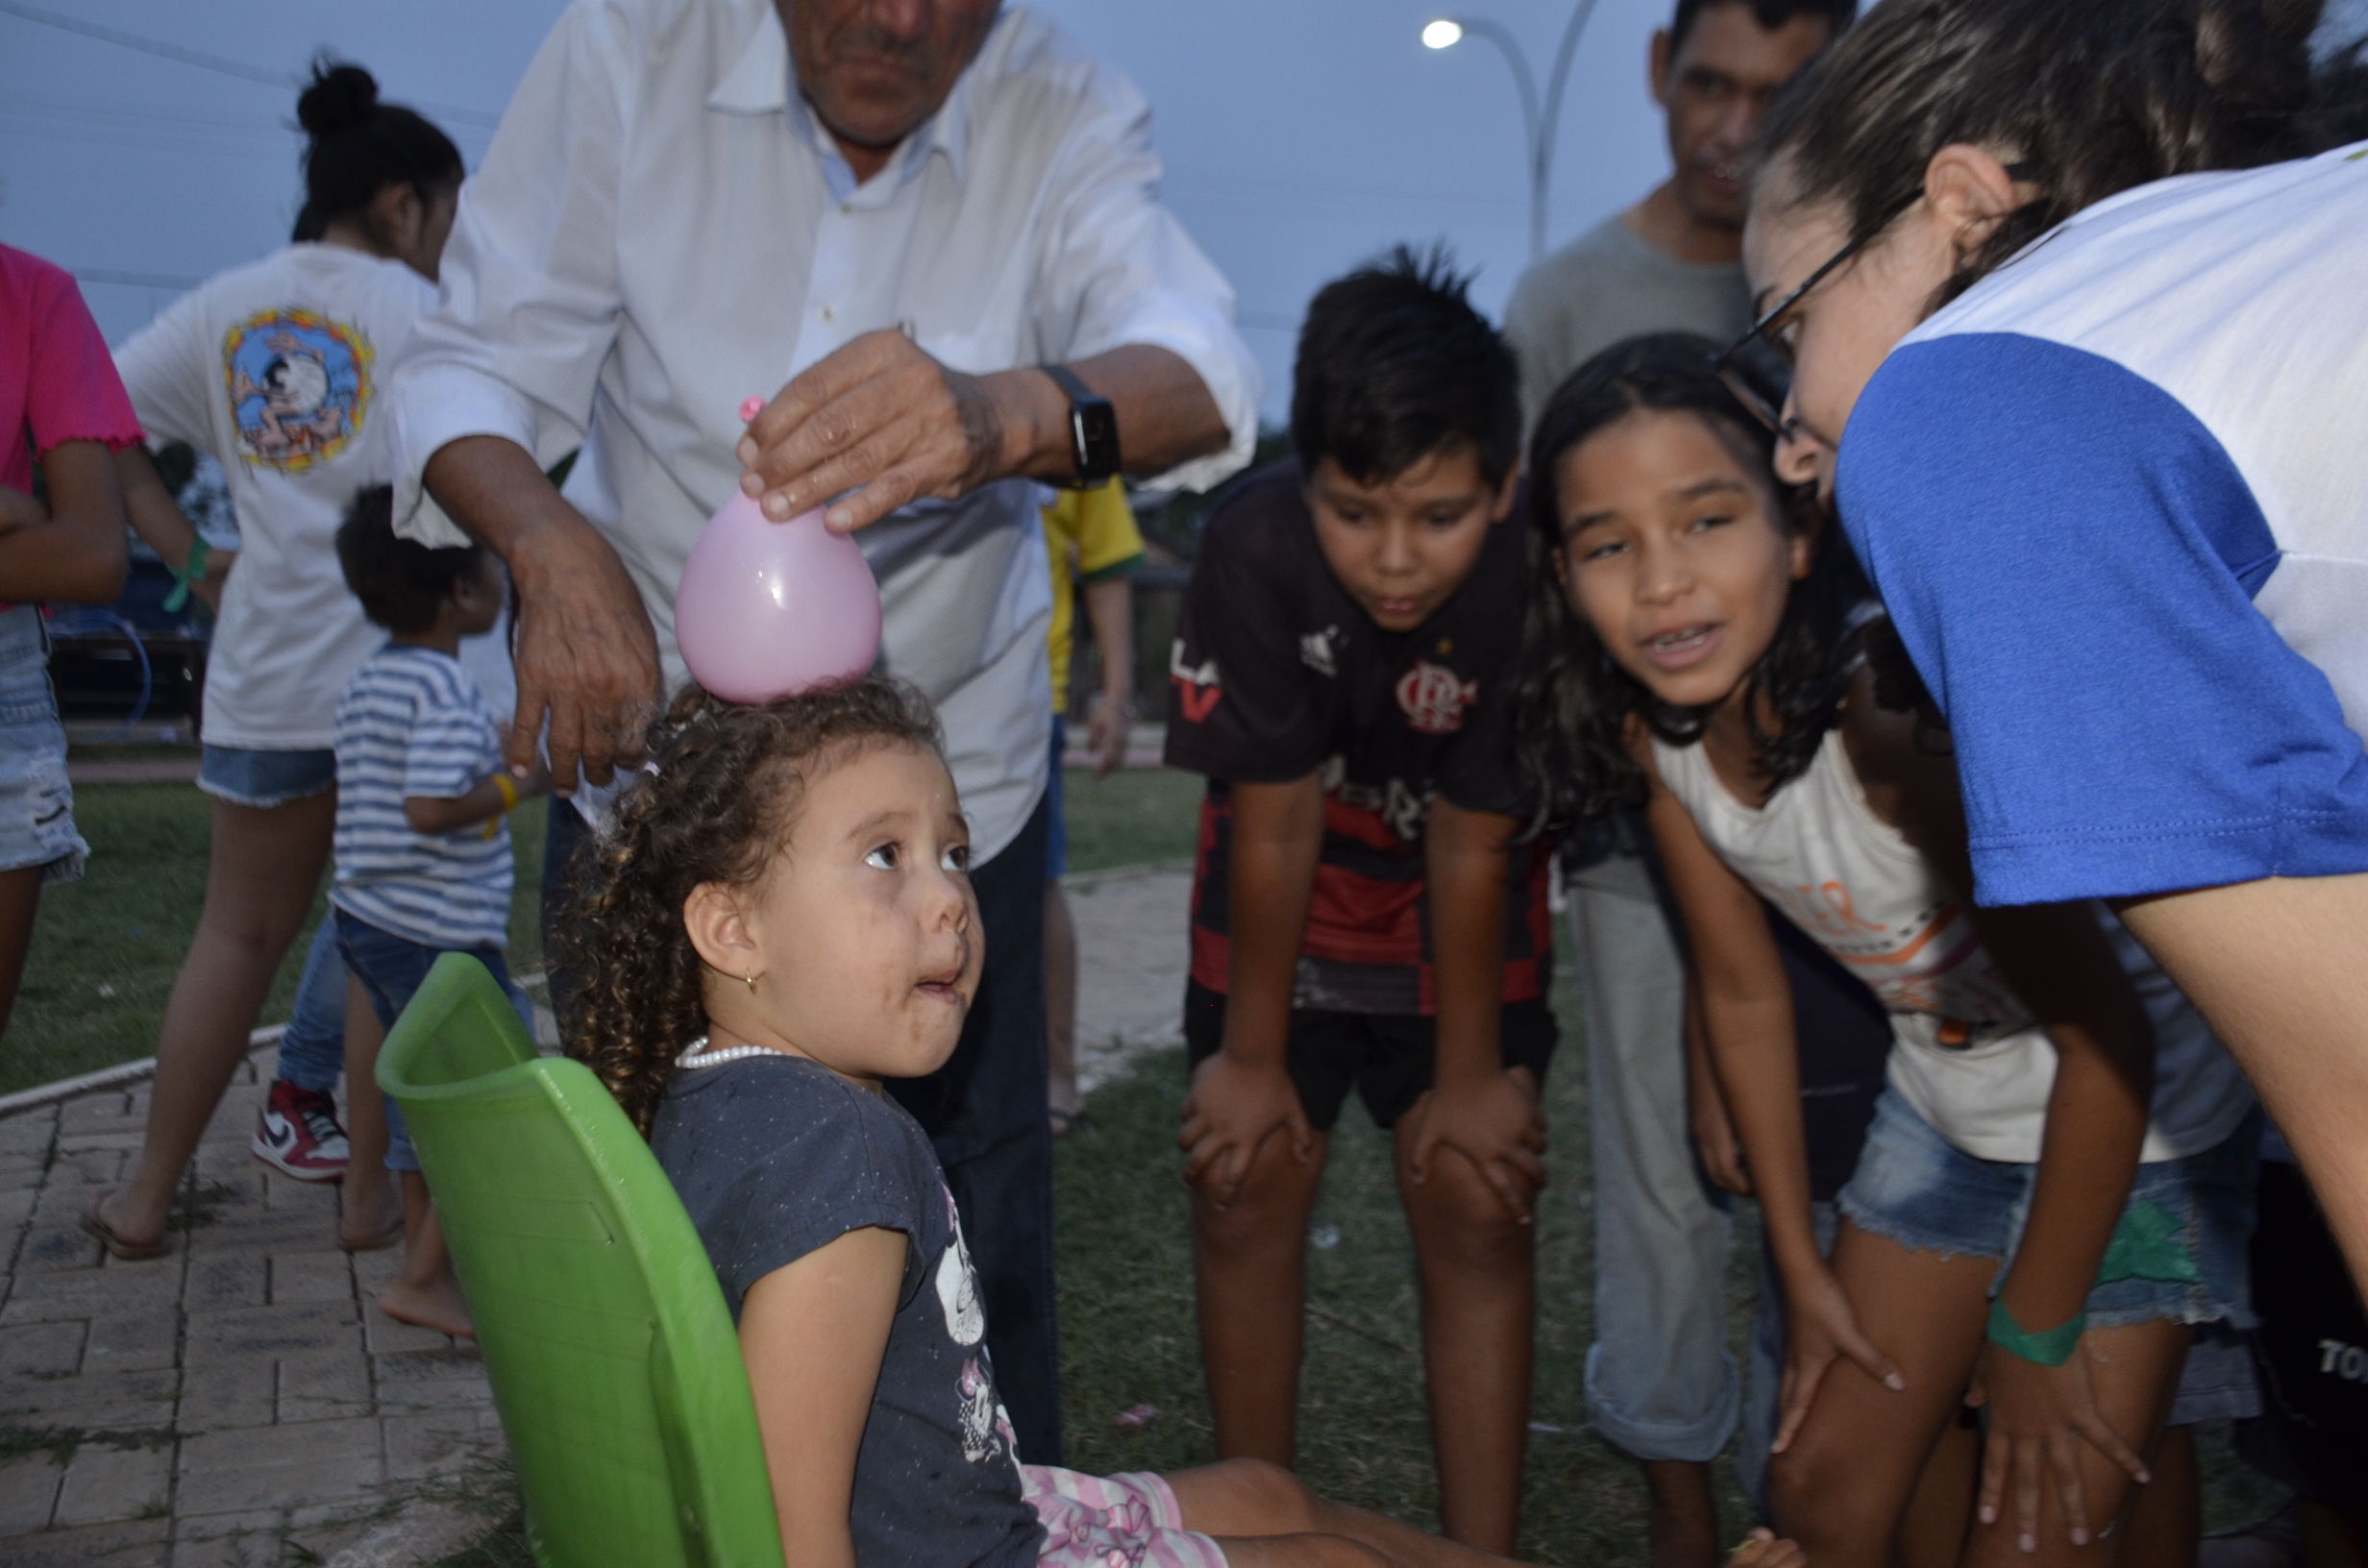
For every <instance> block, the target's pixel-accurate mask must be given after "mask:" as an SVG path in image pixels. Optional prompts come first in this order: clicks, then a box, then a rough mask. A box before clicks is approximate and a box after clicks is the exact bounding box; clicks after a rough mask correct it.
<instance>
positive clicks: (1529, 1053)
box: [1184, 980, 1559, 1133]
mask: <svg viewBox="0 0 2368 1568" xmlns="http://www.w3.org/2000/svg"><path fill="white" fill-rule="evenodd" d="M1438 1033H1439V1020H1438V1019H1436V1018H1429V1017H1421V1016H1419V1015H1417V1016H1414V1017H1408V1016H1406V1015H1403V1014H1383V1013H1312V1012H1303V1011H1300V1010H1297V1009H1294V1010H1293V1012H1292V1015H1291V1039H1290V1041H1289V1043H1288V1044H1287V1045H1286V1047H1285V1052H1286V1054H1285V1059H1284V1065H1285V1066H1286V1067H1287V1068H1288V1070H1289V1071H1290V1073H1291V1082H1292V1084H1293V1085H1294V1087H1295V1088H1296V1089H1297V1090H1298V1091H1299V1108H1300V1109H1301V1110H1302V1111H1304V1112H1306V1113H1307V1123H1308V1125H1309V1126H1311V1127H1313V1128H1315V1129H1316V1130H1317V1131H1318V1132H1320V1133H1328V1132H1330V1131H1331V1130H1332V1124H1333V1123H1334V1122H1336V1121H1338V1120H1340V1118H1341V1106H1342V1105H1343V1104H1344V1103H1345V1102H1346V1100H1347V1098H1348V1090H1350V1089H1351V1088H1352V1087H1353V1088H1354V1089H1355V1090H1356V1091H1357V1094H1358V1096H1359V1098H1361V1099H1363V1100H1364V1101H1365V1109H1366V1110H1367V1111H1368V1112H1369V1113H1370V1115H1372V1118H1373V1124H1374V1125H1375V1126H1377V1127H1389V1126H1392V1125H1394V1123H1395V1122H1396V1121H1397V1118H1398V1117H1400V1116H1402V1115H1405V1114H1406V1113H1407V1112H1408V1111H1409V1110H1411V1109H1413V1107H1414V1103H1415V1101H1417V1100H1418V1099H1420V1098H1421V1097H1422V1096H1423V1095H1424V1094H1425V1093H1427V1092H1429V1090H1430V1087H1431V1081H1432V1078H1433V1076H1434V1073H1435V1071H1436V1069H1437V1066H1438ZM1557 1038H1559V1037H1558V1032H1557V1030H1556V1029H1555V1026H1554V1013H1553V1010H1552V1009H1550V1008H1548V1007H1547V1006H1546V1005H1545V999H1544V998H1543V997H1533V998H1531V999H1530V1000H1528V1001H1526V1002H1507V1003H1505V1005H1504V1013H1503V1018H1502V1022H1501V1023H1500V1024H1499V1026H1498V1035H1497V1052H1498V1055H1499V1057H1500V1059H1501V1060H1502V1061H1503V1063H1504V1065H1505V1066H1507V1067H1527V1068H1528V1069H1529V1070H1530V1072H1531V1073H1532V1074H1534V1075H1535V1076H1536V1077H1537V1080H1538V1082H1539V1083H1540V1084H1541V1085H1543V1084H1544V1082H1545V1069H1546V1064H1547V1063H1549V1062H1551V1061H1553V1060H1554V1043H1555V1041H1556V1040H1557ZM1224 1039H1225V997H1224V993H1223V992H1216V991H1211V990H1209V989H1208V988H1207V987H1206V986H1203V985H1201V984H1200V983H1199V982H1197V981H1192V980H1188V981H1186V982H1185V984H1184V1048H1185V1050H1186V1051H1187V1052H1188V1053H1189V1054H1190V1056H1191V1058H1192V1060H1191V1064H1190V1066H1193V1067H1197V1066H1200V1064H1201V1063H1203V1062H1205V1061H1207V1060H1208V1059H1209V1058H1210V1057H1212V1056H1215V1055H1216V1054H1217V1052H1218V1047H1219V1046H1221V1044H1223V1043H1224ZM1188 1070H1189V1068H1188Z"/></svg>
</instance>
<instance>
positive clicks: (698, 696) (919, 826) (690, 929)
mask: <svg viewBox="0 0 2368 1568" xmlns="http://www.w3.org/2000/svg"><path fill="white" fill-rule="evenodd" d="M651 751H652V758H653V760H652V762H651V764H650V766H649V769H648V771H647V773H646V775H645V776H644V777H642V778H641V779H640V780H638V781H637V782H636V783H635V785H634V786H633V788H632V789H631V791H630V792H629V793H628V794H627V795H626V796H625V797H624V798H623V799H622V801H621V802H620V804H619V807H618V816H617V821H616V823H615V826H614V828H613V830H612V831H611V832H610V834H609V835H608V836H607V837H605V838H604V839H603V840H601V841H599V843H598V844H597V845H596V846H594V847H593V848H590V849H587V851H586V852H585V854H584V856H583V858H582V859H580V861H579V863H578V866H577V871H578V876H579V882H580V894H579V904H578V907H577V909H576V911H575V914H574V917H573V919H570V920H569V921H566V922H563V925H562V929H571V930H572V937H573V944H574V953H573V955H572V956H573V959H574V963H575V972H576V973H577V974H579V975H581V976H583V977H584V982H583V985H582V989H581V990H580V992H578V993H577V996H576V1001H575V1015H574V1017H572V1018H571V1019H570V1022H571V1025H572V1026H573V1031H574V1039H575V1041H576V1042H577V1045H578V1048H579V1049H580V1051H581V1052H582V1054H583V1055H584V1057H585V1058H586V1060H587V1061H588V1062H589V1063H590V1065H591V1066H592V1067H593V1069H594V1070H595V1071H597V1072H598V1073H599V1074H600V1075H601V1077H602V1079H603V1081H604V1082H605V1083H606V1084H607V1086H608V1088H609V1090H610V1091H611V1092H612V1093H614V1094H615V1095H616V1097H617V1099H618V1101H619V1103H621V1104H622V1105H623V1106H624V1107H625V1109H626V1111H627V1113H628V1114H629V1115H631V1116H632V1118H633V1120H634V1122H635V1123H636V1124H637V1125H638V1126H640V1127H641V1128H642V1129H643V1130H645V1131H646V1132H647V1133H648V1134H649V1135H650V1142H651V1148H652V1150H653V1151H654V1153H655V1154H656V1156H657V1158H658V1162H659V1164H662V1165H663V1166H664V1167H665V1169H666V1172H667V1174H668V1176H669V1177H671V1178H672V1179H673V1181H674V1184H675V1187H676V1188H677V1190H678V1191H679V1192H680V1193H681V1195H682V1200H683V1203H684V1205H685V1207H686V1208H687V1209H688V1210H689V1212H690V1215H691V1218H692V1220H693V1222H694V1223H695V1224H696V1225H697V1226H698V1229H699V1234H700V1237H701V1239H702V1240H703V1241H704V1242H705V1244H706V1248H707V1254H708V1257H709V1258H710V1259H711V1260H712V1261H713V1262H714V1264H715V1272H716V1277H717V1279H718V1280H719V1281H720V1282H721V1284H722V1286H723V1288H724V1295H725V1298H726V1300H727V1301H728V1303H729V1304H730V1307H731V1310H732V1314H733V1316H734V1318H735V1319H736V1320H737V1321H738V1323H739V1325H740V1348H741V1352H742V1354H743V1356H744V1357H745V1358H746V1360H747V1363H748V1371H749V1381H750V1384H751V1386H752V1390H753V1392H754V1395H755V1404H756V1418H757V1425H758V1428H759V1430H760V1431H761V1432H762V1433H763V1437H764V1445H765V1458H766V1463H767V1467H768V1468H769V1469H770V1471H771V1473H772V1476H773V1493H774V1503H775V1506H776V1507H777V1509H778V1511H779V1515H780V1524H781V1545H782V1550H783V1553H784V1556H786V1558H787V1560H788V1561H789V1562H790V1563H791V1564H792V1565H793V1568H815V1565H828V1564H847V1563H861V1564H876V1565H879V1568H890V1565H902V1564H906V1563H915V1562H929V1563H946V1564H953V1563H998V1564H1003V1563H1028V1562H1038V1561H1042V1562H1051V1563H1063V1564H1078V1565H1083V1564H1086V1563H1089V1562H1090V1563H1097V1564H1104V1565H1107V1564H1113V1563H1123V1564H1133V1565H1139V1564H1150V1565H1153V1568H1218V1565H1220V1564H1223V1563H1227V1562H1230V1563H1232V1564H1233V1565H1234V1568H1257V1565H1265V1564H1301V1563H1304V1564H1362V1565H1375V1568H1378V1565H1384V1564H1405V1565H1409V1568H1411V1565H1417V1564H1443V1565H1445V1564H1479V1563H1484V1562H1493V1561H1496V1560H1498V1559H1495V1558H1492V1557H1486V1556H1482V1555H1480V1554H1478V1553H1475V1552H1471V1551H1468V1550H1467V1549H1465V1548H1463V1547H1459V1546H1455V1545H1452V1544H1450V1543H1448V1542H1445V1541H1443V1540H1439V1539H1437V1538H1435V1537H1432V1536H1429V1535H1426V1534H1423V1533H1422V1532H1421V1531H1417V1530H1414V1529H1411V1528H1409V1527H1407V1526H1404V1525H1400V1524H1396V1523H1394V1522H1393V1521H1391V1520H1389V1519H1385V1518H1383V1517H1381V1516H1380V1515H1378V1514H1372V1513H1367V1512H1364V1511H1363V1510H1361V1509H1357V1508H1352V1507H1343V1506H1341V1505H1338V1504H1332V1503H1326V1502H1323V1501H1322V1500H1320V1499H1319V1498H1316V1497H1314V1496H1311V1495H1310V1494H1309V1493H1308V1491H1307V1489H1306V1488H1305V1487H1303V1486H1301V1485H1300V1484H1299V1483H1298V1482H1296V1481H1295V1480H1294V1479H1293V1478H1292V1477H1291V1476H1290V1475H1289V1474H1288V1473H1286V1472H1284V1471H1282V1470H1279V1469H1276V1468H1275V1467H1273V1466H1271V1465H1266V1464H1259V1463H1255V1462H1242V1461H1237V1462H1233V1463H1226V1464H1216V1465H1210V1466H1207V1467H1205V1468H1202V1469H1196V1470H1186V1471H1181V1472H1178V1473H1176V1474H1174V1475H1172V1476H1157V1475H1148V1474H1144V1475H1122V1476H1111V1477H1107V1478H1103V1477H1094V1476H1084V1475H1078V1474H1075V1473H1073V1472H1072V1471H1067V1470H1055V1469H1048V1468H1045V1467H1042V1466H1036V1465H1024V1464H1022V1463H1020V1462H1019V1458H1018V1456H1017V1455H1016V1454H1015V1453H1014V1452H1013V1442H1012V1434H1011V1428H1010V1425H1009V1423H1008V1422H1007V1421H1006V1420H1005V1419H1004V1417H1003V1414H1002V1409H1001V1405H1000V1402H999V1400H998V1398H997V1396H996V1392H995V1377H994V1371H993V1368H992V1367H991V1366H990V1365H989V1364H988V1360H987V1354H986V1348H985V1344H984V1340H985V1333H986V1315H985V1311H984V1308H983V1304H982V1303H981V1302H980V1301H979V1299H978V1292H977V1286H976V1283H975V1281H974V1278H973V1276H972V1273H971V1266H970V1260H969V1257H968V1255H967V1253H966V1252H965V1250H964V1248H963V1244H962V1227H961V1221H960V1219H959V1217H958V1216H957V1215H956V1213H955V1212H954V1206H953V1200H952V1198H951V1197H950V1195H949V1194H948V1192H947V1189H946V1185H945V1179H944V1176H943V1174H942V1173H941V1172H940V1170H939V1167H938V1163H937V1158H936V1156H935V1154H934V1153H933V1152H932V1151H931V1149H930V1146H929V1140H928V1139H927V1138H926V1137H925V1136H924V1135H923V1133H922V1131H921V1129H920V1127H919V1126H918V1125H917V1124H916V1123H915V1122H914V1121H913V1119H912V1118H911V1117H910V1116H909V1115H906V1114H905V1112H904V1111H903V1110H902V1109H900V1107H899V1106H898V1105H897V1104H896V1102H895V1101H893V1100H891V1099H889V1098H887V1097H886V1096H885V1095H884V1094H882V1093H881V1092H880V1083H881V1080H883V1079H886V1078H902V1077H919V1076H921V1075H923V1074H925V1073H927V1072H929V1071H930V1070H932V1069H933V1068H935V1067H936V1066H938V1065H939V1064H940V1063H942V1062H944V1061H945V1060H946V1059H947V1057H948V1056H949V1055H950V1053H951V1052H952V1050H953V1047H954V1040H955V1037H956V1036H957V1035H958V1034H959V1033H960V1032H961V1027H962V1017H963V1014H964V1012H965V1011H966V1010H967V1009H968V1008H969V1006H970V1004H971V1001H972V998H973V996H974V994H975V992H976V991H977V986H978V974H979V962H980V957H981V949H980V943H979V926H978V912H977V905H976V901H975V899H974V896H973V894H972V892H971V888H970V882H969V878H968V875H967V872H966V868H967V866H968V861H969V853H970V846H969V831H968V829H967V828H966V827H965V826H964V823H963V818H962V806H961V802H960V801H959V800H958V799H957V798H956V797H955V795H954V787H953V779H952V776H951V775H950V773H949V772H947V770H946V764H945V762H944V760H943V759H942V757H941V756H940V754H939V741H938V735H937V729H936V724H935V722H934V720H933V718H932V717H931V716H930V714H929V712H928V709H927V707H926V706H925V703H924V702H923V700H922V699H921V698H919V697H918V696H917V695H915V694H914V693H913V692H912V691H911V690H910V689H909V688H906V687H903V686H900V685H897V684H895V683H893V682H890V681H887V680H884V679H881V678H878V677H867V678H865V679H862V680H859V681H855V682H853V683H851V684H848V685H843V686H838V687H834V688H828V689H825V690H822V691H818V692H815V693H811V694H809V695H806V696H803V697H798V698H787V699H785V700H782V701H779V702H775V703H771V704H768V705H766V706H763V707H744V706H735V705H733V704H729V703H726V702H723V701H721V700H719V699H717V698H713V697H710V696H708V695H707V694H706V693H704V692H703V691H700V690H699V689H697V688H695V687H694V688H692V689H690V690H688V691H686V692H684V693H683V694H682V696H681V697H679V698H677V699H676V701H675V704H674V706H673V709H672V711H671V712H670V713H669V714H668V715H667V717H666V718H665V720H664V721H663V722H661V723H660V724H659V725H657V726H656V730H655V733H654V736H653V744H652V747H651ZM1737 1560H1738V1561H1739V1562H1741V1563H1747V1564H1753V1565H1756V1568H1786V1565H1792V1564H1797V1563H1798V1562H1799V1561H1800V1558H1799V1556H1798V1555H1797V1554H1796V1553H1795V1552H1793V1551H1792V1549H1790V1548H1789V1547H1788V1546H1785V1545H1783V1544H1781V1543H1777V1542H1774V1541H1771V1540H1768V1539H1766V1538H1764V1536H1763V1537H1760V1538H1756V1539H1755V1540H1754V1541H1752V1542H1751V1543H1748V1544H1747V1545H1746V1546H1745V1548H1744V1549H1743V1550H1742V1552H1741V1553H1740V1554H1739V1556H1738V1559H1737Z"/></svg>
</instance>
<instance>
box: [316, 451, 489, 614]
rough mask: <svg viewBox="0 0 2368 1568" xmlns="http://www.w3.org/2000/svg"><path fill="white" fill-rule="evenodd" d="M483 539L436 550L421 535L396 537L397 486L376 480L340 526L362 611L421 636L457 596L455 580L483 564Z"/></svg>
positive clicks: (342, 560) (348, 580)
mask: <svg viewBox="0 0 2368 1568" xmlns="http://www.w3.org/2000/svg"><path fill="white" fill-rule="evenodd" d="M484 558H485V547H484V546H482V545H461V546H457V547H455V548H453V549H450V550H431V549H429V548H428V547H427V546H426V545H423V544H421V543H420V542H419V541H418V540H416V539H398V538H397V537H395V492H394V489H393V487H392V486H389V485H383V484H374V485H372V486H370V488H368V489H367V490H364V491H362V492H361V494H359V495H358V496H356V497H355V498H354V504H353V505H352V506H350V507H348V508H347V509H346V514H345V521H344V522H343V523H341V524H339V525H338V526H337V565H338V566H339V567H340V568H342V569H343V571H344V572H345V585H346V586H347V587H348V588H351V589H353V590H354V597H355V598H356V599H358V600H361V613H362V614H364V615H366V616H368V617H369V618H370V619H371V621H372V622H373V623H375V624H376V625H382V626H384V627H385V628H386V629H387V630H388V631H391V632H393V633H395V634H396V635H397V636H399V637H416V636H418V635H419V634H420V633H421V632H423V631H426V630H427V629H428V628H429V627H431V626H432V625H435V617H436V611H438V610H440V609H442V608H443V607H444V601H445V600H447V599H449V598H451V597H452V591H453V584H454V583H456V582H458V581H459V580H460V579H461V578H463V577H465V576H469V575H470V574H471V573H473V572H475V571H477V570H478V567H479V565H480V563H481V562H482V561H483V560H484Z"/></svg>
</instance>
